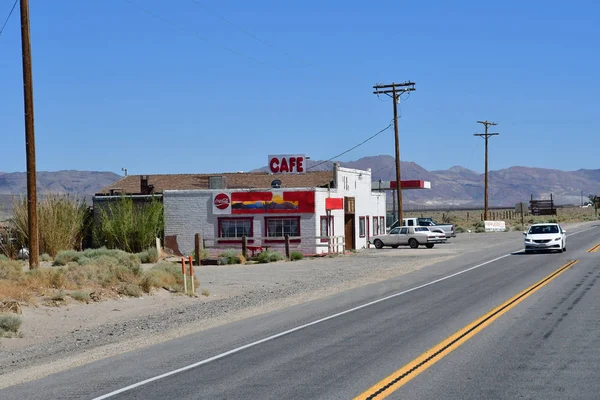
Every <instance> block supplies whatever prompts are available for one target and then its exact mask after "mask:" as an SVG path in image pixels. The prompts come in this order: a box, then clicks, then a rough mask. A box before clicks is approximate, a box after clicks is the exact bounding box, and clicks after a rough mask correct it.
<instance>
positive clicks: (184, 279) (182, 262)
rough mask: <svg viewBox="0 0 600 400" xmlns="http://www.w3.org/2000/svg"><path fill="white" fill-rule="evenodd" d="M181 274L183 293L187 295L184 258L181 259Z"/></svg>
mask: <svg viewBox="0 0 600 400" xmlns="http://www.w3.org/2000/svg"><path fill="white" fill-rule="evenodd" d="M181 273H182V274H183V293H185V294H187V274H186V273H185V258H183V257H181Z"/></svg>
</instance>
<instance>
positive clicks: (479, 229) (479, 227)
mask: <svg viewBox="0 0 600 400" xmlns="http://www.w3.org/2000/svg"><path fill="white" fill-rule="evenodd" d="M475 233H485V227H483V226H478V227H476V228H475Z"/></svg>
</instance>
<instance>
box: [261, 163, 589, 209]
mask: <svg viewBox="0 0 600 400" xmlns="http://www.w3.org/2000/svg"><path fill="white" fill-rule="evenodd" d="M340 164H341V165H342V166H343V167H348V168H357V169H363V170H365V169H368V168H370V169H371V175H372V180H373V181H377V180H379V179H381V180H384V181H388V180H392V181H395V180H396V169H395V159H394V157H392V156H389V155H379V156H371V157H363V158H361V159H359V160H356V161H350V162H341V163H340ZM332 168H333V162H331V161H327V162H323V161H317V160H308V163H307V170H309V171H311V170H313V171H320V170H325V171H326V170H330V169H332ZM266 170H268V169H267V167H263V168H260V169H258V170H257V171H266ZM400 171H401V176H402V179H403V180H411V179H420V180H425V181H430V182H431V189H430V190H406V191H404V192H403V195H402V200H403V203H404V204H405V205H408V206H414V207H419V206H422V207H424V208H426V207H429V208H434V207H449V208H459V207H477V206H482V205H483V196H484V183H485V174H482V173H478V172H475V171H472V170H470V169H467V168H464V167H461V166H454V167H451V168H449V169H447V170H441V171H428V170H426V169H425V168H423V167H421V166H420V165H418V164H417V163H415V162H408V161H402V163H401V165H400ZM488 183H489V204H490V206H492V207H504V206H508V207H513V206H514V205H515V204H516V203H518V202H520V201H529V199H530V198H531V195H533V197H534V198H535V199H549V198H550V195H551V194H552V197H553V199H554V200H555V202H556V204H576V205H579V204H580V202H581V198H582V192H583V201H587V196H588V195H590V194H600V169H594V170H586V169H580V170H577V171H560V170H554V169H545V168H531V167H520V166H516V167H510V168H506V169H501V170H497V171H489V174H488ZM389 197H390V198H391V196H389Z"/></svg>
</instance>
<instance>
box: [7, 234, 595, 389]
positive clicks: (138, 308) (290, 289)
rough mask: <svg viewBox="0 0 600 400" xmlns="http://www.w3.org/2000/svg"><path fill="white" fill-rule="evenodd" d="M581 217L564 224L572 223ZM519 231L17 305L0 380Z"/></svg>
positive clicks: (435, 259)
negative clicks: (99, 298)
mask: <svg viewBox="0 0 600 400" xmlns="http://www.w3.org/2000/svg"><path fill="white" fill-rule="evenodd" d="M581 225H583V224H577V225H571V226H568V229H574V228H577V227H578V226H581ZM521 238H522V235H521V234H520V232H508V233H488V234H461V235H459V236H458V237H457V238H455V239H453V240H452V241H451V242H449V243H447V244H444V245H441V246H436V247H435V248H433V249H425V248H419V249H415V250H413V249H409V248H399V249H383V250H375V249H367V250H362V251H359V252H358V253H356V254H351V255H346V256H340V257H333V258H317V259H304V260H300V261H295V262H278V263H272V264H254V265H239V266H203V267H197V268H196V274H197V277H198V278H199V279H200V287H199V289H198V291H197V293H200V292H201V291H204V290H206V291H208V292H209V295H208V296H203V295H199V296H198V297H196V298H192V297H188V296H182V295H173V294H171V293H168V292H166V291H160V292H156V293H154V294H153V295H151V296H147V297H144V298H122V299H116V300H115V299H112V300H106V301H103V302H99V303H90V304H83V303H70V304H69V305H68V306H66V307H59V308H53V307H46V306H40V307H24V309H23V321H24V322H23V326H22V331H23V334H24V337H23V338H20V339H17V338H14V339H0V360H1V361H0V388H3V387H7V386H10V385H14V384H18V383H22V382H26V381H30V380H33V379H39V378H41V377H43V376H46V375H48V374H51V373H55V372H59V371H62V370H66V369H69V368H73V367H76V366H79V365H83V364H86V363H89V362H92V361H96V360H99V359H102V358H106V357H110V356H112V355H115V354H120V353H123V352H127V351H131V350H134V349H139V348H142V347H146V346H149V345H152V344H155V343H159V342H162V341H165V340H169V339H173V338H177V337H181V336H184V335H187V334H191V333H195V332H199V331H202V330H205V329H209V328H212V327H215V326H218V325H223V324H226V323H229V322H233V321H237V320H241V319H244V318H248V317H250V316H254V315H259V314H263V313H267V312H271V311H275V310H279V309H283V308H286V307H290V306H293V305H297V304H301V303H304V302H307V301H310V300H315V299H320V298H324V297H327V296H329V295H332V294H335V293H339V292H342V291H345V290H349V289H353V288H356V287H360V286H364V285H368V284H371V283H375V282H381V281H384V280H387V279H390V278H394V277H397V276H401V275H404V274H407V273H410V272H413V271H416V270H419V269H422V268H425V267H427V266H430V265H433V264H436V263H440V262H444V261H446V260H449V259H452V258H455V257H457V256H465V257H468V255H469V253H470V252H474V251H479V252H480V251H482V250H486V249H492V248H495V247H498V246H502V245H507V244H510V243H514V244H515V248H519V246H521Z"/></svg>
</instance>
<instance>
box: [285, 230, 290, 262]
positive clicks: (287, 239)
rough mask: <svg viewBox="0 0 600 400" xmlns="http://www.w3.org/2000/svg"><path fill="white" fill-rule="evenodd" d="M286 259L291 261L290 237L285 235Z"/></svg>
mask: <svg viewBox="0 0 600 400" xmlns="http://www.w3.org/2000/svg"><path fill="white" fill-rule="evenodd" d="M285 258H287V259H288V260H289V259H290V235H288V234H286V235H285Z"/></svg>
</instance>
